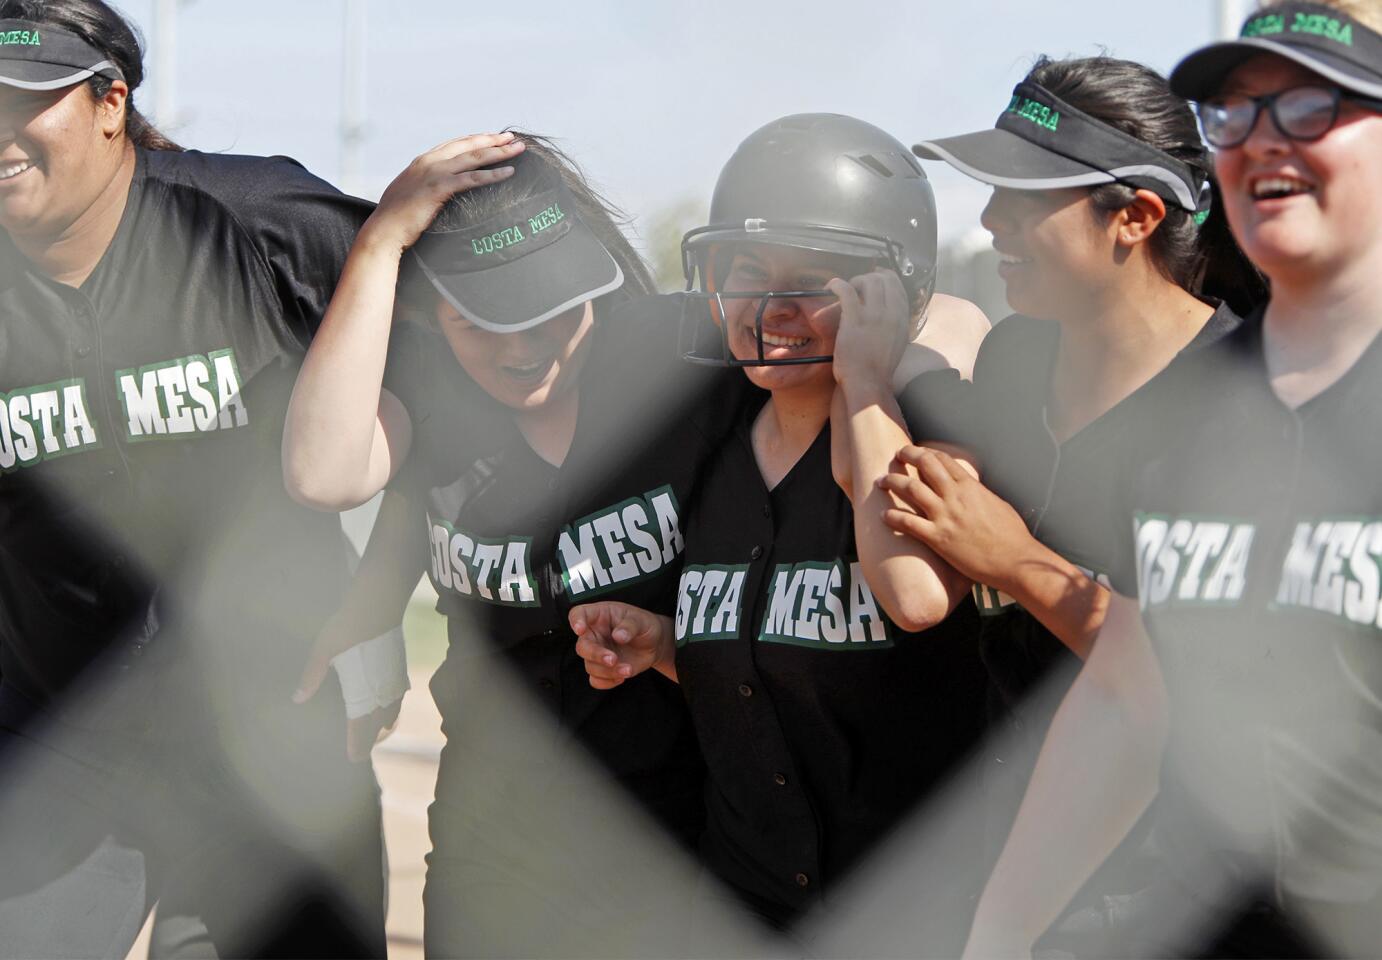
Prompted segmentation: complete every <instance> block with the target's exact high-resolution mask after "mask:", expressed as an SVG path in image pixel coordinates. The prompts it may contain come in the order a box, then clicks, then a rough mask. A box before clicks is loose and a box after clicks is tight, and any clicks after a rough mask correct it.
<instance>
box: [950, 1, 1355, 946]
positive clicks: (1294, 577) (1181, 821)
mask: <svg viewBox="0 0 1382 960" xmlns="http://www.w3.org/2000/svg"><path fill="white" fill-rule="evenodd" d="M1350 11H1352V12H1350ZM1379 30H1382V18H1380V17H1379V16H1378V13H1377V9H1376V6H1375V5H1367V6H1364V5H1361V4H1356V5H1355V4H1344V3H1338V4H1309V3H1281V4H1274V5H1271V6H1268V7H1266V8H1264V9H1263V10H1261V11H1259V12H1258V13H1257V14H1254V15H1253V16H1252V17H1250V18H1249V19H1248V20H1247V22H1246V23H1245V25H1244V28H1243V32H1242V36H1241V37H1240V38H1239V39H1238V40H1236V41H1233V42H1228V43H1221V44H1215V45H1212V46H1210V47H1207V48H1204V49H1202V50H1200V51H1197V52H1196V53H1194V54H1192V55H1191V56H1190V57H1188V58H1187V59H1186V60H1184V61H1183V62H1182V63H1181V64H1180V65H1179V66H1178V67H1177V69H1176V70H1175V72H1174V73H1173V74H1172V78H1171V82H1172V87H1173V89H1175V90H1176V91H1177V92H1179V93H1181V94H1183V95H1185V96H1188V97H1192V98H1194V99H1196V100H1198V101H1200V104H1201V108H1200V115H1201V122H1202V125H1203V129H1204V132H1205V136H1206V138H1207V139H1208V140H1209V141H1210V142H1211V143H1212V144H1214V145H1215V146H1216V147H1217V148H1218V154H1217V157H1216V170H1217V172H1218V175H1219V178H1220V185H1221V188H1222V191H1223V197H1224V204H1225V207H1226V211H1227V214H1228V218H1229V222H1230V224H1231V226H1232V228H1233V231H1234V234H1235V236H1236V237H1237V238H1238V241H1239V243H1240V244H1241V245H1242V248H1243V250H1244V251H1245V252H1246V253H1247V255H1248V256H1249V258H1250V259H1251V260H1252V261H1253V263H1255V264H1256V265H1257V267H1258V268H1259V269H1261V270H1262V272H1263V273H1264V274H1265V275H1266V276H1267V278H1268V279H1269V280H1270V282H1271V300H1270V302H1269V303H1267V304H1266V305H1265V307H1263V308H1261V309H1258V310H1257V311H1255V312H1253V313H1252V314H1251V315H1250V316H1249V318H1248V319H1247V320H1246V321H1245V323H1244V324H1243V325H1242V326H1241V327H1240V328H1239V329H1238V330H1236V331H1234V332H1233V333H1231V334H1229V335H1228V336H1226V337H1224V338H1222V339H1221V340H1220V341H1218V342H1217V343H1215V344H1213V345H1212V346H1210V347H1208V348H1206V349H1204V350H1201V351H1198V352H1197V353H1196V354H1194V355H1193V356H1190V357H1187V358H1185V359H1184V361H1183V362H1182V364H1181V365H1180V369H1179V371H1178V376H1177V377H1176V383H1177V386H1178V390H1177V394H1178V395H1177V396H1176V397H1175V398H1174V402H1166V403H1163V404H1162V405H1161V406H1160V409H1159V411H1158V416H1157V418H1156V423H1155V430H1153V431H1151V432H1148V433H1144V435H1143V441H1144V449H1143V453H1142V455H1141V456H1140V457H1138V458H1136V460H1134V461H1132V462H1131V464H1130V466H1129V468H1128V469H1127V470H1126V471H1125V472H1124V474H1123V475H1122V476H1121V477H1120V482H1119V483H1118V486H1117V489H1118V495H1117V497H1116V498H1115V503H1114V509H1113V514H1114V516H1115V517H1116V518H1117V519H1118V520H1119V523H1118V524H1117V525H1116V526H1117V529H1118V530H1119V531H1120V536H1121V537H1122V539H1123V543H1122V545H1121V547H1120V549H1119V551H1118V555H1119V557H1120V558H1121V562H1120V563H1118V564H1117V565H1115V567H1114V568H1113V569H1112V570H1111V578H1112V583H1113V588H1114V591H1115V594H1114V597H1113V600H1112V602H1111V604H1110V607H1109V611H1108V614H1107V617H1106V619H1105V625H1104V628H1103V630H1102V632H1101V633H1100V635H1099V640H1098V643H1097V644H1095V646H1094V648H1093V652H1092V653H1091V655H1090V657H1089V660H1088V662H1087V664H1086V666H1085V668H1084V670H1083V671H1082V672H1081V674H1080V675H1079V677H1078V679H1077V680H1076V681H1075V683H1074V685H1073V686H1072V688H1071V690H1070V692H1069V693H1068V694H1067V696H1066V698H1065V701H1064V702H1063V704H1062V705H1061V708H1060V711H1059V712H1058V714H1057V716H1056V719H1055V722H1054V724H1053V726H1052V729H1051V732H1050V734H1049V736H1048V737H1047V741H1046V744H1045V745H1044V748H1043V751H1042V755H1041V758H1040V761H1039V762H1038V764H1037V768H1036V771H1035V773H1034V775H1033V777H1032V782H1031V786H1030V787H1029V789H1028V792H1027V796H1026V798H1025V799H1024V802H1023V806H1022V809H1021V811H1020V813H1019V815H1018V819H1017V823H1016V825H1015V826H1014V829H1013V832H1012V835H1011V837H1010V838H1009V841H1008V844H1007V846H1006V847H1005V849H1004V852H1003V856H1002V858H1001V860H1000V861H999V864H998V866H997V868H996V869H995V870H994V873H993V875H992V877H991V878H990V881H989V883H988V886H987V888H986V890H985V893H984V896H983V898H982V899H981V902H980V906H979V910H978V915H977V917H976V920H975V925H974V930H973V933H972V938H971V941H970V944H969V954H970V955H972V956H996V955H1004V956H1014V955H1020V954H1023V953H1025V952H1026V951H1028V950H1029V949H1030V947H1031V944H1032V941H1033V940H1034V938H1035V937H1036V936H1037V935H1039V934H1040V933H1041V931H1042V930H1043V929H1044V928H1045V926H1046V925H1047V924H1048V923H1049V922H1050V921H1051V919H1052V918H1054V917H1055V916H1056V915H1057V914H1058V913H1059V911H1060V910H1061V909H1062V907H1063V905H1064V903H1065V902H1066V901H1067V900H1068V899H1069V897H1070V896H1071V895H1072V894H1073V893H1074V891H1075V890H1076V889H1078V887H1079V885H1080V883H1081V882H1082V881H1083V880H1084V878H1086V877H1087V876H1088V875H1089V873H1090V871H1091V870H1092V869H1093V868H1094V867H1096V866H1097V865H1098V864H1099V862H1100V861H1101V860H1102V859H1103V858H1104V856H1105V855H1106V854H1107V853H1108V851H1109V850H1110V849H1111V848H1112V847H1113V846H1114V845H1115V844H1117V842H1118V841H1119V840H1120V838H1121V837H1122V836H1123V835H1124V833H1125V832H1126V831H1127V829H1128V828H1129V826H1130V825H1131V824H1132V823H1133V822H1134V821H1135V820H1136V819H1137V818H1138V817H1139V815H1140V814H1141V813H1142V811H1143V810H1145V809H1146V807H1147V805H1148V804H1149V803H1150V801H1151V799H1152V797H1153V796H1154V795H1156V796H1157V797H1158V799H1157V807H1156V812H1155V816H1156V820H1157V828H1156V836H1157V840H1158V846H1159V848H1160V850H1161V852H1162V854H1163V855H1164V857H1165V860H1166V863H1167V866H1168V874H1169V876H1168V879H1167V882H1166V883H1165V884H1163V885H1161V887H1160V889H1159V892H1158V895H1157V897H1156V898H1155V901H1154V902H1153V903H1152V904H1149V905H1148V909H1149V913H1150V916H1149V917H1148V920H1149V922H1148V923H1147V924H1146V929H1147V931H1148V932H1150V931H1156V933H1157V934H1158V938H1157V939H1156V940H1154V941H1151V942H1149V943H1145V944H1142V945H1141V947H1140V948H1139V949H1146V950H1147V951H1149V952H1152V953H1153V954H1154V955H1157V956H1171V955H1183V954H1186V953H1191V954H1192V955H1215V956H1219V955H1230V956H1296V955H1307V954H1315V953H1319V952H1322V951H1328V952H1330V953H1342V954H1357V953H1366V954H1370V953H1373V952H1374V951H1375V950H1376V944H1377V943H1378V942H1379V941H1378V935H1379V930H1378V919H1377V918H1378V911H1377V906H1378V903H1379V891H1382V842H1379V840H1378V837H1379V836H1380V835H1382V833H1380V832H1379V829H1378V827H1379V824H1382V803H1379V800H1378V797H1379V796H1382V761H1379V758H1382V733H1380V732H1379V731H1382V658H1380V657H1379V655H1378V641H1379V636H1378V625H1379V622H1380V621H1382V618H1379V595H1380V594H1379V566H1378V557H1379V555H1382V496H1379V493H1378V487H1377V482H1376V477H1377V476H1378V472H1379V469H1382V442H1380V441H1379V440H1378V434H1377V430H1376V424H1375V416H1376V411H1377V409H1378V407H1379V402H1382V397H1380V396H1379V389H1382V388H1379V386H1378V385H1379V383H1382V347H1379V346H1378V344H1377V342H1376V339H1377V333H1378V330H1379V328H1382V314H1379V311H1378V304H1379V303H1382V190H1379V188H1378V182H1377V170H1378V169H1382V115H1379V107H1380V105H1379V102H1378V100H1379V97H1382V34H1379ZM1034 875H1039V876H1041V877H1042V878H1043V882H1042V884H1041V885H1040V886H1039V887H1033V886H1032V885H1031V883H1030V879H1029V878H1030V877H1031V876H1034ZM1123 949H1124V950H1131V949H1134V948H1133V947H1132V946H1131V945H1127V944H1125V945H1124V946H1123Z"/></svg>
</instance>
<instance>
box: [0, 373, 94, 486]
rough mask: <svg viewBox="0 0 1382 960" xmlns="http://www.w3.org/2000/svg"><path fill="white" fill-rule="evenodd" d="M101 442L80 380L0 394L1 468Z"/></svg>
mask: <svg viewBox="0 0 1382 960" xmlns="http://www.w3.org/2000/svg"><path fill="white" fill-rule="evenodd" d="M100 445H101V443H100V440H99V438H98V437H97V436H96V429H95V427H94V426H93V425H92V422H91V414H90V412H89V411H88V408H87V399H86V383H85V381H83V380H80V379H78V380H59V381H57V382H56V383H45V384H42V385H40V386H36V387H21V388H20V389H18V390H12V391H10V392H9V393H0V471H3V472H5V473H9V472H10V471H11V470H15V469H18V468H19V467H30V466H33V465H34V464H36V463H42V462H43V461H44V460H50V459H52V458H53V457H60V456H63V455H64V454H68V453H73V452H76V451H78V450H83V449H89V448H96V447H99V446H100Z"/></svg>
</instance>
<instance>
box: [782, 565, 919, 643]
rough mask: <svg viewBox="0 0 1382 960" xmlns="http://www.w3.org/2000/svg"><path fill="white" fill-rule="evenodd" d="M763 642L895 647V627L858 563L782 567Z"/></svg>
mask: <svg viewBox="0 0 1382 960" xmlns="http://www.w3.org/2000/svg"><path fill="white" fill-rule="evenodd" d="M767 603H768V605H767V610H766V611H765V612H764V614H763V623H762V625H761V626H760V628H759V631H758V639H759V641H761V642H763V643H786V644H791V645H794V646H803V647H812V648H815V649H819V650H872V649H879V648H883V647H891V646H892V645H893V639H892V625H891V624H890V623H889V622H888V620H887V619H886V618H885V617H884V616H883V614H882V612H881V611H880V610H879V609H878V602H877V601H876V600H875V599H874V597H873V591H872V590H870V589H869V585H868V583H867V582H866V581H865V580H864V576H863V573H862V572H861V571H860V568H859V563H858V561H854V562H849V561H845V560H835V561H833V562H825V563H821V562H814V561H809V562H806V563H796V564H790V565H789V564H778V565H777V567H775V568H774V570H773V573H772V576H771V578H770V579H769V581H768V597H767Z"/></svg>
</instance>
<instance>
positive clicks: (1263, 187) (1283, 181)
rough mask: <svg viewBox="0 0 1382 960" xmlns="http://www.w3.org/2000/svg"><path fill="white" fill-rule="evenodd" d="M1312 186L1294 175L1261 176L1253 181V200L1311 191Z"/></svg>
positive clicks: (1272, 198)
mask: <svg viewBox="0 0 1382 960" xmlns="http://www.w3.org/2000/svg"><path fill="white" fill-rule="evenodd" d="M1314 189H1315V188H1314V187H1312V186H1311V185H1310V184H1308V183H1306V182H1305V181H1304V180H1298V179H1296V178H1295V177H1262V178H1260V179H1258V180H1256V181H1254V182H1253V185H1252V198H1253V199H1254V200H1276V199H1279V198H1281V197H1294V196H1296V195H1297V194H1301V193H1312V192H1314Z"/></svg>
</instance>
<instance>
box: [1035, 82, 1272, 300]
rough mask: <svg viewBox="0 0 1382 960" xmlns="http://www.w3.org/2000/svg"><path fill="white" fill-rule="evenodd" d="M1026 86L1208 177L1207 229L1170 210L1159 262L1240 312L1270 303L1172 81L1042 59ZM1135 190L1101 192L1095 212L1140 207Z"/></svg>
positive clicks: (1158, 241) (1154, 242)
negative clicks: (1226, 211) (1230, 220)
mask: <svg viewBox="0 0 1382 960" xmlns="http://www.w3.org/2000/svg"><path fill="white" fill-rule="evenodd" d="M1027 80H1028V81H1030V82H1032V83H1036V84H1039V85H1041V86H1042V87H1045V88H1046V89H1047V90H1049V91H1051V93H1053V94H1055V95H1056V96H1057V97H1059V98H1060V99H1062V100H1064V101H1065V102H1066V103H1068V104H1070V105H1071V106H1072V107H1075V108H1076V109H1078V110H1082V111H1084V112H1085V113H1087V114H1089V115H1090V116H1092V117H1095V118H1096V119H1098V120H1101V121H1103V122H1104V123H1107V124H1108V125H1109V126H1112V127H1115V128H1116V129H1118V130H1121V131H1123V132H1124V133H1126V134H1128V135H1130V136H1133V137H1136V138H1137V139H1139V140H1141V141H1142V142H1143V143H1146V144H1150V145H1151V146H1153V147H1156V148H1157V149H1158V150H1162V151H1165V152H1166V153H1169V154H1170V155H1171V156H1173V157H1175V158H1176V159H1178V160H1181V161H1182V162H1184V163H1188V164H1189V165H1190V166H1192V167H1194V168H1196V169H1197V170H1199V171H1201V172H1202V173H1203V174H1204V175H1205V177H1206V178H1208V180H1209V183H1210V186H1211V189H1212V190H1213V206H1212V208H1211V209H1210V211H1209V216H1208V217H1207V218H1206V219H1205V221H1204V223H1202V224H1197V223H1196V222H1195V217H1194V215H1193V214H1191V213H1188V212H1186V211H1185V210H1182V209H1181V208H1180V207H1177V206H1172V205H1169V204H1168V205H1167V208H1166V219H1165V220H1163V221H1162V222H1161V225H1160V226H1159V227H1158V228H1157V230H1156V232H1155V233H1153V234H1152V238H1151V240H1150V244H1151V247H1150V249H1151V253H1152V257H1153V260H1154V261H1155V262H1156V264H1157V266H1158V267H1159V268H1160V269H1161V272H1162V274H1163V275H1164V276H1165V277H1166V278H1167V279H1168V280H1170V281H1171V282H1172V283H1175V284H1177V285H1179V286H1181V287H1183V288H1184V289H1186V290H1188V291H1190V292H1191V293H1194V294H1202V295H1205V296H1210V297H1216V298H1218V299H1220V300H1223V301H1225V302H1226V303H1227V304H1228V305H1229V306H1230V307H1232V308H1233V309H1234V310H1236V311H1238V312H1239V313H1244V312H1247V311H1248V310H1250V309H1251V308H1252V307H1253V306H1255V305H1257V304H1259V303H1261V302H1262V301H1264V300H1265V299H1266V298H1267V286H1266V282H1265V281H1264V280H1263V279H1262V275H1261V274H1260V273H1258V271H1257V268H1256V267H1254V266H1253V265H1252V263H1250V262H1249V261H1248V258H1247V257H1246V256H1245V255H1244V254H1243V251H1242V250H1240V249H1239V247H1238V243H1237V241H1235V240H1234V239H1233V234H1232V233H1231V232H1230V231H1229V226H1228V219H1227V218H1226V217H1225V216H1224V209H1223V203H1222V202H1221V199H1220V196H1219V185H1218V182H1217V181H1216V180H1215V179H1214V168H1213V164H1212V161H1211V159H1210V155H1209V149H1208V147H1206V146H1205V144H1204V141H1203V140H1201V139H1200V130H1199V126H1198V124H1196V122H1195V114H1194V112H1193V111H1192V110H1191V109H1190V104H1189V103H1188V102H1186V101H1185V100H1183V99H1181V98H1180V97H1178V96H1176V95H1175V94H1174V93H1172V92H1171V88H1170V87H1169V86H1168V85H1167V83H1166V78H1164V77H1163V76H1161V74H1159V73H1157V72H1156V71H1155V70H1152V69H1151V68H1150V67H1146V66H1143V65H1142V64H1140V63H1134V62H1133V61H1131V60H1118V59H1115V58H1113V57H1082V58H1078V59H1069V60H1052V59H1049V58H1047V57H1042V58H1041V59H1039V60H1037V62H1036V64H1035V65H1033V67H1032V69H1031V71H1030V72H1029V73H1028V74H1027ZM1134 193H1135V190H1134V189H1133V188H1132V187H1129V186H1127V185H1126V184H1122V183H1110V184H1105V185H1103V186H1099V187H1094V188H1093V189H1092V190H1091V191H1090V196H1091V199H1092V200H1093V204H1094V208H1095V210H1096V211H1098V212H1099V213H1100V214H1101V215H1112V214H1113V213H1114V212H1115V211H1117V210H1122V209H1123V208H1125V207H1127V206H1128V205H1129V204H1131V203H1132V202H1133V199H1134Z"/></svg>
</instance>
